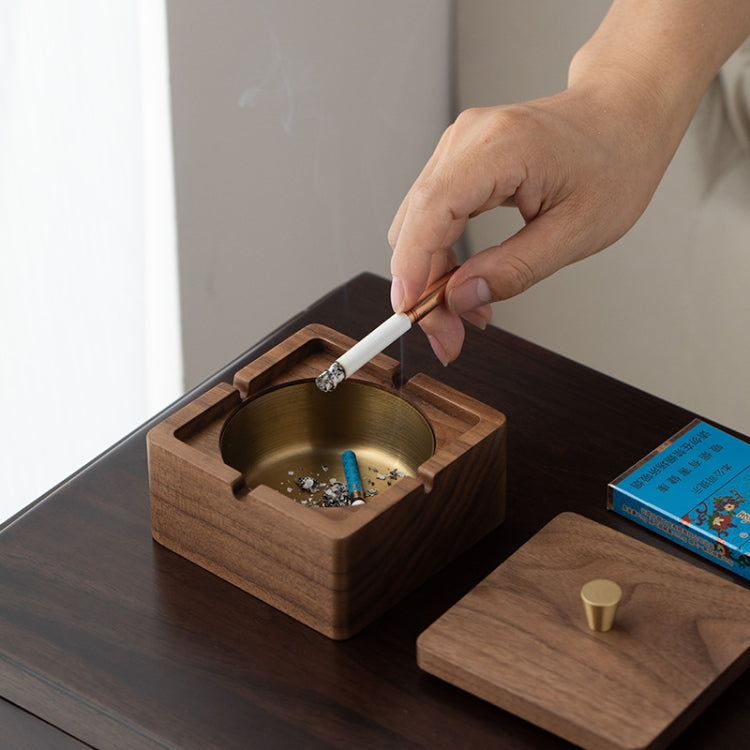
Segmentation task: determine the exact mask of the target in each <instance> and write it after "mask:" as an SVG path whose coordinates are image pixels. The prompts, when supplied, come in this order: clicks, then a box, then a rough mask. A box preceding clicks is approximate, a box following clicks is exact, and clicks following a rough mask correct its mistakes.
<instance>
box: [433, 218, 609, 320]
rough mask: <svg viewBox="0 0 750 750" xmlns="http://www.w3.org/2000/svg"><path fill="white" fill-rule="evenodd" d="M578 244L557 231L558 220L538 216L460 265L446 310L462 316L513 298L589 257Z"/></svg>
mask: <svg viewBox="0 0 750 750" xmlns="http://www.w3.org/2000/svg"><path fill="white" fill-rule="evenodd" d="M581 244H582V243H581V238H580V237H576V236H574V235H573V234H572V233H571V232H565V231H561V229H560V221H559V219H558V220H556V219H555V217H553V216H552V215H551V213H549V214H543V215H542V216H540V217H538V218H536V219H534V220H533V221H531V222H529V223H528V224H527V225H526V226H525V227H523V228H522V229H521V230H519V231H518V232H517V233H516V234H514V235H513V236H512V237H509V238H508V239H507V240H505V241H504V242H503V243H501V244H500V245H495V246H493V247H488V248H487V249H486V250H482V251H481V252H480V253H477V254H476V255H474V256H472V257H471V258H469V259H468V260H466V261H465V262H464V263H463V264H462V266H461V267H460V268H459V269H458V271H456V273H455V275H454V276H453V278H452V279H451V281H450V284H449V285H448V288H447V290H446V303H447V305H448V309H449V310H450V311H451V312H452V313H454V314H456V315H463V314H464V313H467V312H470V311H472V310H476V309H478V308H480V307H481V306H482V305H486V304H487V303H488V302H497V301H499V300H504V299H510V298H511V297H515V296H516V295H517V294H520V293H521V292H523V291H525V290H526V289H528V288H529V287H531V286H533V285H534V284H536V283H537V282H538V281H541V280H542V279H544V278H546V277H547V276H551V275H552V274H553V273H554V272H555V271H557V270H559V269H560V268H562V267H563V266H566V265H568V264H569V263H572V262H574V261H575V260H579V259H580V258H583V257H585V256H586V255H590V254H591V253H592V252H594V250H593V249H592V250H591V251H588V249H587V248H582V247H581ZM597 249H598V248H597Z"/></svg>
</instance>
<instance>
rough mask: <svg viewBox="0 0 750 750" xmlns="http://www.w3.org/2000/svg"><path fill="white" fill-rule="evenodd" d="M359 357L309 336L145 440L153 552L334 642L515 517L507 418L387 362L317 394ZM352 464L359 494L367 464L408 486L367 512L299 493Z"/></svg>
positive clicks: (382, 494) (344, 345) (384, 493)
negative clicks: (294, 480) (327, 375)
mask: <svg viewBox="0 0 750 750" xmlns="http://www.w3.org/2000/svg"><path fill="white" fill-rule="evenodd" d="M352 344H353V341H352V340H351V339H349V338H348V337H346V336H343V335H342V334H340V333H337V332H336V331H333V330H331V329H330V328H325V327H323V326H318V325H310V326H307V327H306V328H304V329H302V330H301V331H298V332H297V333H296V334H294V335H293V336H290V337H289V338H288V339H286V340H285V341H283V342H282V343H281V344H279V345H278V346H276V347H275V348H273V349H271V350H270V351H269V352H267V353H266V354H263V355H262V356H260V357H259V358H258V359H256V360H255V361H253V362H251V363H250V364H248V365H246V366H245V367H243V368H242V369H241V370H239V371H238V372H237V373H236V374H235V376H234V381H233V384H232V385H229V384H227V383H220V384H219V385H216V386H214V387H213V388H211V389H210V390H209V391H207V392H206V393H203V394H201V395H200V396H198V397H197V398H196V399H195V400H194V401H192V402H191V403H189V404H188V405H187V406H185V407H184V408H182V409H180V410H179V411H177V412H175V413H174V414H171V415H169V416H168V417H167V418H166V419H165V420H164V421H163V422H161V423H159V424H158V425H156V426H155V427H153V428H152V429H151V430H150V431H149V433H148V436H147V443H148V461H149V486H150V492H151V530H152V534H153V537H154V539H155V540H156V541H157V542H159V543H160V544H162V545H164V546H165V547H168V548H169V549H171V550H173V551H174V552H177V553H178V554H180V555H182V556H183V557H185V558H186V559H188V560H190V561H192V562H194V563H196V564H197V565H200V566H201V567H203V568H205V569H206V570H209V571H211V572H212V573H215V574H216V575H218V576H220V577H221V578H224V579H225V580H227V581H230V582H231V583H234V584H235V585H237V586H239V587H240V588H242V589H244V590H245V591H247V592H249V593H250V594H253V595H254V596H256V597H258V598H259V599H261V600H263V601H264V602H266V603H268V604H270V605H272V606H273V607H276V608H277V609H279V610H281V611H282V612H285V613H286V614H288V615H290V616H292V617H294V618H296V619H297V620H299V621H300V622H303V623H305V624H306V625H309V626H310V627H312V628H315V629H316V630H318V631H319V632H321V633H323V634H324V635H327V636H328V637H330V638H337V639H338V638H348V637H349V636H352V635H354V634H355V633H357V632H358V631H359V630H361V629H362V628H363V627H365V626H366V625H368V624H369V623H371V622H372V621H373V620H374V619H375V618H377V617H378V616H379V615H381V614H382V613H383V612H385V611H386V610H387V609H388V608H389V607H391V606H393V605H394V604H395V603H397V602H398V601H399V600H400V599H402V598H403V597H404V596H406V595H407V594H409V593H410V592H411V591H412V590H413V589H415V588H416V587H417V586H419V585H420V584H421V583H423V582H424V581H425V580H426V579H427V578H428V577H429V576H430V575H432V574H433V573H435V572H436V571H437V570H439V569H440V568H442V567H443V566H444V565H446V564H447V563H449V562H450V561H451V560H453V559H454V558H456V557H457V556H458V555H460V554H461V553H462V552H464V551H465V550H466V549H468V548H469V547H470V546H471V545H472V544H474V543H475V542H477V541H478V540H479V539H480V538H481V537H483V536H484V535H485V534H487V533H488V532H490V531H492V530H493V529H494V528H495V527H496V526H498V524H500V523H501V522H502V520H503V518H504V517H505V417H504V416H503V415H502V414H501V413H499V412H497V411H496V410H494V409H492V408H490V407H488V406H486V405H485V404H482V403H480V402H478V401H476V400H475V399H472V398H471V397H469V396H467V395H466V394H462V393H459V392H457V391H455V390H453V389H452V388H449V387H447V386H445V385H443V384H442V383H439V382H437V381H435V380H433V379H432V378H429V377H427V376H426V375H422V374H418V375H415V376H414V377H412V378H411V379H410V380H408V382H406V383H404V384H403V385H401V386H399V387H396V386H395V385H394V384H395V383H396V382H397V381H398V380H399V377H398V376H399V365H398V362H396V361H395V360H393V359H391V358H390V357H388V356H386V355H384V354H379V355H377V356H376V357H375V358H374V359H373V360H372V361H370V362H369V363H368V364H367V365H365V366H364V367H363V368H362V369H361V370H359V371H358V372H357V378H356V380H354V379H349V380H347V381H346V382H345V383H342V384H341V385H340V386H339V388H337V389H336V390H335V391H334V392H332V393H321V392H320V391H319V390H318V389H317V387H316V386H315V385H314V379H315V377H316V376H317V375H318V374H319V373H320V372H321V371H322V370H323V369H325V367H327V366H328V365H329V364H330V363H331V362H332V361H334V360H335V359H336V358H337V357H338V356H340V355H341V354H343V353H344V352H345V351H347V350H348V349H349V348H350V347H351V346H352ZM344 450H353V451H355V452H356V453H357V457H358V463H359V466H360V470H361V472H362V473H363V477H362V479H363V482H364V481H366V478H369V477H368V471H367V467H368V466H372V467H375V468H377V469H381V465H382V473H383V474H385V473H386V471H387V470H389V469H393V468H396V469H397V470H398V471H399V472H401V473H403V474H404V476H403V478H399V479H398V480H397V481H392V482H391V481H388V480H386V481H385V482H383V484H382V485H381V486H380V487H378V493H377V494H376V495H374V496H373V497H370V498H369V499H368V500H367V501H366V502H365V503H364V504H362V505H357V506H349V507H315V506H313V507H309V505H304V504H303V502H302V499H304V495H303V496H302V499H301V498H300V496H299V495H295V493H294V492H289V491H288V489H289V480H290V472H292V474H295V473H297V472H299V473H305V472H307V473H310V474H312V473H313V471H314V470H315V469H316V466H317V467H321V466H323V465H327V466H328V470H329V473H333V472H337V471H338V469H337V468H336V467H337V466H338V465H339V462H340V460H341V453H342V451H344ZM363 469H364V471H362V470H363ZM342 479H343V476H342ZM285 482H286V484H285ZM290 495H295V496H294V497H293V498H292V497H290Z"/></svg>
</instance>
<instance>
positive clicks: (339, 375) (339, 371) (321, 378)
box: [315, 362, 346, 393]
mask: <svg viewBox="0 0 750 750" xmlns="http://www.w3.org/2000/svg"><path fill="white" fill-rule="evenodd" d="M345 378H346V372H345V371H344V368H343V367H342V366H341V365H340V364H339V363H338V362H334V363H333V364H332V365H331V366H330V367H329V368H328V369H327V370H326V371H325V372H321V373H320V375H318V377H317V378H315V385H317V386H318V389H319V390H321V391H323V393H330V392H331V391H333V390H335V388H336V386H337V385H338V384H339V383H341V382H342V381H343V380H344V379H345Z"/></svg>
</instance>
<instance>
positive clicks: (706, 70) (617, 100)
mask: <svg viewBox="0 0 750 750" xmlns="http://www.w3.org/2000/svg"><path fill="white" fill-rule="evenodd" d="M748 33H750V4H749V3H748V2H747V0H722V10H721V12H720V13H719V12H717V10H716V3H715V0H694V1H693V2H690V3H687V2H685V0H661V2H659V3H656V4H654V3H651V4H649V3H645V4H644V3H642V2H639V1H638V0H613V2H612V5H611V6H610V9H609V11H608V13H607V15H606V17H605V19H604V20H603V21H602V24H601V25H600V27H599V28H598V29H597V31H596V33H595V34H594V35H593V36H592V37H591V39H590V40H589V41H588V42H587V43H586V44H585V45H584V46H583V47H582V48H581V49H580V50H579V51H578V52H577V53H576V55H575V56H574V58H573V61H572V62H571V66H570V71H569V78H568V84H569V85H568V88H567V89H566V90H565V91H563V92H562V93H560V94H557V95H555V96H552V97H548V98H545V99H538V100H535V101H532V102H528V103H526V104H517V105H512V106H499V107H489V108H485V109H471V110H467V111H466V112H464V113H462V114H461V115H460V116H459V117H458V119H457V120H456V122H455V123H454V124H453V125H451V126H450V127H449V128H448V129H447V130H446V132H445V133H444V134H443V137H442V138H441V140H440V142H439V143H438V146H437V148H436V149H435V152H434V153H433V155H432V157H431V158H430V160H429V161H428V162H427V165H426V166H425V168H424V170H423V171H422V173H421V174H420V175H419V177H418V178H417V180H416V182H415V183H414V185H413V186H412V188H411V189H410V190H409V192H408V193H407V195H406V197H405V199H404V201H403V203H402V204H401V206H400V208H399V209H398V212H397V213H396V216H395V218H394V220H393V223H392V225H391V228H390V231H389V233H388V239H389V242H390V243H391V247H392V248H393V256H392V259H391V273H392V274H393V283H392V286H391V301H392V304H393V307H394V309H395V310H396V311H400V310H403V309H406V308H409V307H410V306H412V305H413V304H414V302H416V300H417V299H418V297H419V295H420V293H421V292H422V290H423V289H424V288H425V286H426V285H427V284H429V283H431V282H432V281H433V280H434V279H436V278H438V277H439V276H441V275H442V274H443V273H444V272H445V271H446V270H447V269H448V268H449V267H451V266H452V265H454V264H455V257H454V256H453V252H452V250H451V247H452V245H453V244H454V243H455V242H456V240H457V239H458V238H459V236H460V235H461V233H462V232H463V230H464V228H465V226H466V223H467V221H468V220H469V219H470V218H471V217H472V216H476V215H477V214H480V213H482V212H484V211H488V210H490V209H493V208H496V207H498V206H503V205H505V206H507V205H512V206H516V207H517V208H518V210H519V211H520V213H521V215H522V217H523V219H524V221H525V226H524V227H523V229H521V230H520V231H519V232H518V233H517V234H515V235H514V236H513V237H510V238H508V239H506V240H505V241H504V242H501V243H500V244H499V245H495V246H493V247H489V248H486V249H485V250H483V251H482V252H480V253H478V254H477V255H474V256H473V257H471V258H469V259H468V260H467V261H466V262H465V263H464V264H463V265H462V266H461V268H459V269H458V271H457V272H456V273H455V274H454V275H453V277H452V278H451V280H450V282H449V284H448V286H447V288H446V305H445V306H443V307H440V308H438V309H436V310H435V311H433V312H432V313H430V315H428V316H427V317H426V318H425V319H424V320H423V321H422V323H421V325H422V327H423V329H424V330H425V332H426V333H427V335H428V337H429V339H430V342H431V344H432V347H433V349H434V351H435V353H436V355H437V356H438V358H439V359H440V360H441V361H442V362H443V364H447V363H448V362H450V361H452V360H453V359H455V358H456V357H457V356H458V354H459V352H460V350H461V347H462V345H463V338H464V330H463V324H462V322H461V318H462V317H463V318H464V319H466V320H468V321H470V322H473V323H475V324H477V325H479V326H480V327H484V326H485V325H486V324H487V323H488V322H489V320H490V316H491V310H490V307H489V303H490V302H493V301H498V300H503V299H507V298H509V297H512V296H514V295H516V294H518V293H519V292H522V291H523V290H525V289H527V288H528V287H530V286H531V285H532V284H534V283H536V282H537V281H539V280H541V279H543V278H545V277H546V276H549V275H550V274H552V273H554V272H555V271H557V270H558V269H560V268H562V267H563V266H565V265H568V264H569V263H572V262H574V261H577V260H580V259H582V258H585V257H587V256H589V255H592V254H593V253H595V252H597V251H599V250H601V249H603V248H605V247H607V246H608V245H610V244H612V243H613V242H614V241H615V240H617V239H619V237H621V236H622V235H623V234H624V233H625V232H626V231H627V230H628V229H629V228H630V227H631V226H632V225H633V224H634V223H635V221H636V220H637V219H638V217H639V216H640V215H641V213H642V212H643V210H644V209H645V208H646V206H647V205H648V202H649V201H650V199H651V196H652V195H653V192H654V190H655V189H656V187H657V185H658V183H659V181H660V180H661V177H662V176H663V174H664V171H665V170H666V168H667V166H668V164H669V161H670V160H671V158H672V156H673V154H674V152H675V150H676V149H677V146H678V145H679V142H680V140H681V138H682V135H683V134H684V132H685V129H686V128H687V126H688V124H689V122H690V120H691V118H692V116H693V114H694V113H695V109H696V108H697V106H698V103H699V102H700V99H701V97H702V96H703V94H704V92H705V90H706V88H707V87H708V85H709V83H710V81H711V80H712V78H713V77H714V76H715V74H716V72H717V71H718V70H719V68H720V67H721V65H722V64H723V62H724V61H725V60H726V58H727V57H728V56H729V54H731V52H732V51H733V50H734V49H736V47H737V46H738V45H739V44H740V43H741V42H742V40H743V39H745V37H747V35H748Z"/></svg>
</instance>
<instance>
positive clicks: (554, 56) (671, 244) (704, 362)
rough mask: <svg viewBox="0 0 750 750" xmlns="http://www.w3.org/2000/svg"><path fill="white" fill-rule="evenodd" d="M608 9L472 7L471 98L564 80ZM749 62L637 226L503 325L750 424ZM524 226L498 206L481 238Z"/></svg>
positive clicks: (462, 8) (543, 289)
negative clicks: (728, 109)
mask: <svg viewBox="0 0 750 750" xmlns="http://www.w3.org/2000/svg"><path fill="white" fill-rule="evenodd" d="M608 6H609V2H608V1H607V0H586V1H585V2H584V1H581V2H577V3H559V2H557V1H556V0H527V1H526V2H524V3H485V2H471V1H467V2H461V3H459V4H458V6H457V7H458V31H457V59H458V61H459V69H458V77H457V80H458V104H459V106H460V107H461V108H463V107H468V106H483V105H490V104H496V103H504V102H513V101H523V100H526V99H530V98H533V97H537V96H543V95H546V94H551V93H554V92H555V91H557V90H559V89H561V88H563V87H564V86H565V83H566V76H567V66H568V62H569V60H570V57H571V56H572V54H573V52H574V51H575V50H576V49H577V48H578V46H579V45H580V44H581V43H582V42H583V41H584V40H585V39H586V38H587V37H588V36H589V35H590V33H591V32H592V31H593V30H594V29H595V28H596V26H597V25H598V23H599V21H600V19H601V18H602V17H603V15H604V13H605V12H606V9H607V8H608ZM740 62H742V61H740ZM735 68H736V69H735V70H733V71H730V73H731V76H729V75H727V76H726V77H725V78H723V79H722V81H721V85H719V84H718V83H717V84H716V85H715V86H714V88H713V89H712V90H711V91H710V92H709V94H708V95H707V97H706V99H705V101H704V102H703V105H702V108H701V111H700V112H699V114H698V116H697V117H696V120H695V122H694V123H693V125H692V126H691V128H690V130H689V132H688V133H687V135H686V137H685V139H684V141H683V143H682V146H681V147H680V150H679V152H678V154H677V155H676V157H675V159H674V161H673V163H672V165H671V166H670V169H669V170H668V172H667V174H666V176H665V178H664V180H663V182H662V184H661V186H660V187H659V189H658V191H657V193H656V195H655V197H654V200H653V201H652V203H651V206H650V207H649V209H648V210H647V212H646V213H645V215H644V216H643V217H642V219H641V220H640V222H639V223H638V224H637V225H636V226H635V227H634V229H632V230H631V232H630V233H629V234H628V235H626V236H625V237H624V238H623V239H622V240H620V241H619V242H618V243H616V245H614V246H613V247H612V248H610V249H609V250H607V251H605V252H604V253H601V254H599V255H598V256H596V257H594V258H591V259H588V260H585V261H582V262H581V263H578V264H575V265H574V266H571V267H569V268H567V269H564V270H563V271H562V272H560V273H558V274H557V275H555V276H554V277H552V278H550V279H548V280H546V281H544V282H542V283H541V284H539V285H537V286H536V287H534V288H533V289H531V290H530V291H528V292H526V293H525V294H523V295H521V296H520V297H518V298H516V299H514V300H510V301H507V302H504V303H499V304H497V305H496V306H495V318H494V322H495V323H496V324H497V325H499V326H501V327H504V328H506V329H508V330H511V331H513V332H515V333H518V334H519V335H521V336H523V337H525V338H528V339H531V340H532V341H535V342H537V343H540V344H541V345H543V346H545V347H548V348H550V349H553V350H555V351H558V352H560V353H562V354H565V355H567V356H569V357H571V358H572V359H575V360H577V361H580V362H583V363H585V364H588V365H590V366H592V367H594V368H596V369H598V370H601V371H603V372H606V373H609V374H612V375H614V376H615V377H617V378H619V379H621V380H624V381H626V382H629V383H631V384H633V385H635V386H637V387H639V388H642V389H645V390H647V391H650V392H653V393H656V394H658V395H660V396H662V397H664V398H666V399H668V400H670V401H673V402H676V403H679V404H681V405H683V406H685V407H686V408H688V409H690V410H692V411H694V412H696V413H698V414H701V415H703V416H706V417H709V418H712V419H715V420H717V421H720V422H723V423H725V424H727V425H730V426H733V427H735V428H737V429H740V430H742V431H743V432H746V433H750V399H747V398H746V395H745V388H746V382H747V373H748V371H750V347H748V346H747V343H746V341H747V328H748V324H749V323H750V295H748V293H747V279H748V278H750V253H748V245H749V244H750V150H749V149H748V147H747V145H746V144H745V145H743V143H742V140H743V136H742V135H741V134H739V133H738V131H737V129H734V130H733V129H732V127H730V126H729V124H728V122H727V118H726V117H725V104H726V97H727V92H728V90H729V88H731V87H735V88H741V87H743V86H744V91H745V94H746V97H745V99H744V104H743V105H742V106H744V107H746V109H745V110H744V117H745V122H747V121H748V114H747V113H748V109H747V107H748V99H750V84H748V80H750V64H747V63H746V64H744V68H742V69H740V68H739V67H738V66H737V65H735ZM743 70H744V71H748V72H747V73H743ZM743 75H744V78H743ZM737 119H738V120H739V119H741V118H737ZM520 225H521V224H520V221H519V218H518V216H517V212H515V210H513V209H500V210H497V211H494V212H492V213H491V214H486V215H484V216H482V217H480V218H479V219H477V220H474V221H473V223H472V224H471V226H470V228H469V230H468V233H467V236H468V245H469V247H470V248H471V250H472V251H478V250H481V249H482V248H484V247H488V246H490V245H494V244H497V243H498V242H500V241H502V240H503V239H504V238H505V237H507V236H508V235H510V234H511V233H513V232H514V231H516V229H517V228H519V227H520Z"/></svg>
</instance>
